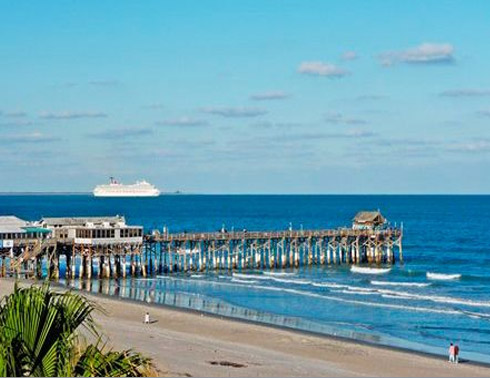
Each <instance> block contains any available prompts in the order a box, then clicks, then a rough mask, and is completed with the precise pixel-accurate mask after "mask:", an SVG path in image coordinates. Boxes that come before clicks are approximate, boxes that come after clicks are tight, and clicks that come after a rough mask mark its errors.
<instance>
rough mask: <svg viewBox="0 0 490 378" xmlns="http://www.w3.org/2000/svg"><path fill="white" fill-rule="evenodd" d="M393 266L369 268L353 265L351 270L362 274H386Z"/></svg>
mask: <svg viewBox="0 0 490 378" xmlns="http://www.w3.org/2000/svg"><path fill="white" fill-rule="evenodd" d="M390 270H391V268H369V267H365V266H355V265H354V266H352V267H351V268H350V271H351V272H353V273H362V274H385V273H388V272H389V271H390Z"/></svg>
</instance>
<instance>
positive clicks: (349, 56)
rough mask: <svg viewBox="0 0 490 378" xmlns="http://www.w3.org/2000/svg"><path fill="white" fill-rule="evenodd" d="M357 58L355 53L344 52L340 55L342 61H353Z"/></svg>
mask: <svg viewBox="0 0 490 378" xmlns="http://www.w3.org/2000/svg"><path fill="white" fill-rule="evenodd" d="M357 58H359V56H358V55H357V53H356V52H355V51H346V52H345V53H343V54H342V60H355V59H357Z"/></svg>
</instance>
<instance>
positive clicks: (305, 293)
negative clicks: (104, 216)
mask: <svg viewBox="0 0 490 378" xmlns="http://www.w3.org/2000/svg"><path fill="white" fill-rule="evenodd" d="M237 274H240V273H237ZM234 275H236V274H234ZM242 276H246V278H249V277H250V278H254V277H255V275H246V274H242ZM163 277H165V278H167V277H166V276H162V278H163ZM171 280H175V281H187V279H185V278H177V277H172V278H171ZM252 281H253V280H250V279H248V280H247V281H245V282H244V283H237V282H231V281H230V282H218V281H205V280H200V281H199V283H201V284H208V285H220V286H230V287H237V286H238V285H239V286H240V287H248V288H250V289H255V290H266V291H274V292H285V293H290V294H295V295H300V296H308V297H313V298H318V299H323V300H329V301H334V302H343V303H350V304H356V305H362V306H369V307H380V308H392V309H397V310H402V311H414V312H427V313H438V314H446V315H460V316H461V315H466V316H470V317H475V318H476V317H487V315H485V314H479V313H474V312H470V311H464V310H450V309H440V308H430V307H418V306H412V305H410V306H408V305H401V304H393V303H379V302H369V301H361V300H356V299H347V298H339V297H335V296H329V295H323V294H319V293H312V292H308V291H303V290H296V289H291V288H281V287H274V286H263V285H256V284H254V282H252ZM312 285H314V286H320V285H321V287H323V286H325V285H329V286H328V287H337V288H342V287H343V288H351V290H350V292H351V293H352V294H355V291H354V290H355V289H362V290H368V289H365V288H359V287H353V286H348V285H340V284H335V283H313V284H312ZM352 289H354V290H352ZM362 290H360V291H362ZM376 291H377V292H379V293H380V294H381V295H382V296H384V297H389V298H391V297H396V298H400V295H399V292H397V291H392V290H376ZM432 298H434V297H432ZM441 298H445V297H439V298H438V297H436V299H441ZM445 299H447V298H445ZM449 299H451V300H459V299H457V298H449ZM444 303H448V302H444ZM472 303H475V302H472ZM484 303H487V302H484ZM488 305H490V303H488ZM489 316H490V315H489Z"/></svg>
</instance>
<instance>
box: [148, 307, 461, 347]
mask: <svg viewBox="0 0 490 378" xmlns="http://www.w3.org/2000/svg"><path fill="white" fill-rule="evenodd" d="M145 324H150V313H149V312H147V313H146V314H145ZM451 345H452V344H451Z"/></svg>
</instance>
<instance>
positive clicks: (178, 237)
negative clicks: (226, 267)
mask: <svg viewBox="0 0 490 378" xmlns="http://www.w3.org/2000/svg"><path fill="white" fill-rule="evenodd" d="M401 234H402V231H401V230H400V229H398V228H384V229H377V230H374V229H366V230H356V229H352V228H338V229H326V230H286V231H224V232H223V231H219V232H192V233H188V232H179V233H172V234H170V233H162V234H160V233H154V234H148V235H146V236H145V240H147V241H150V242H172V241H179V242H186V241H194V242H198V241H213V240H221V241H223V240H254V239H283V238H325V237H361V236H374V237H376V236H394V237H399V236H401Z"/></svg>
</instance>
